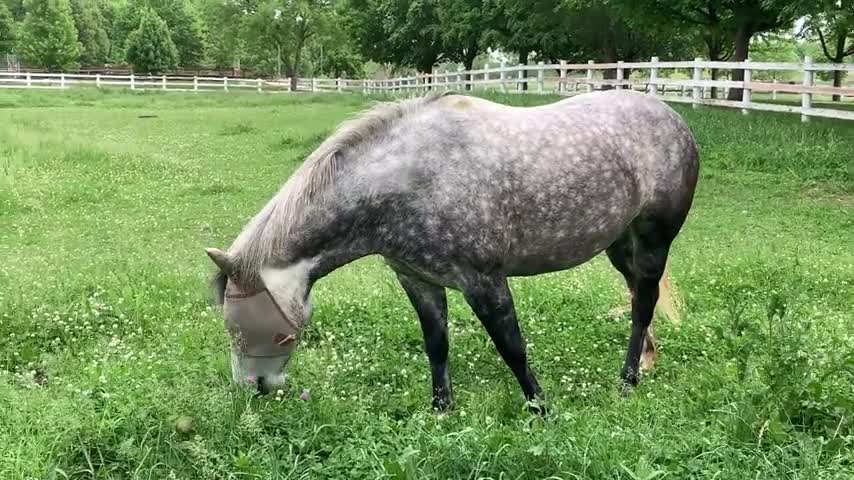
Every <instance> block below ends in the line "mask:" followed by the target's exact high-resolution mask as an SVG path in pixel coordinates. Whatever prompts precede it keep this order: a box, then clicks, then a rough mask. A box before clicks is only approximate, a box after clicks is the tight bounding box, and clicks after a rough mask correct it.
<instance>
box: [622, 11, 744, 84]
mask: <svg viewBox="0 0 854 480" xmlns="http://www.w3.org/2000/svg"><path fill="white" fill-rule="evenodd" d="M635 5H636V7H637V8H638V9H643V10H652V11H655V12H659V13H660V14H662V15H664V16H667V17H670V19H671V20H675V21H677V22H682V23H684V24H686V25H687V26H688V27H689V28H692V29H694V30H695V32H696V34H697V35H698V37H699V38H701V39H702V40H703V43H704V44H705V46H706V55H707V56H708V58H709V60H711V61H713V62H718V61H727V60H729V59H730V58H731V57H732V55H733V53H735V45H734V41H733V40H734V36H735V35H734V33H735V27H734V25H733V24H732V23H733V22H732V15H729V14H728V13H727V11H726V10H725V9H724V7H723V5H722V3H721V1H720V0H676V1H674V0H640V2H638V3H635ZM711 75H712V80H717V78H718V69H717V68H713V69H711ZM716 96H717V87H712V97H713V98H714V97H716Z"/></svg>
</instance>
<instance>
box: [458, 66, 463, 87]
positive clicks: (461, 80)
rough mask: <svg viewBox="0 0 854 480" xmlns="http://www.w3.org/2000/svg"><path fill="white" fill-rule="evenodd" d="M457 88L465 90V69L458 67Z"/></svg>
mask: <svg viewBox="0 0 854 480" xmlns="http://www.w3.org/2000/svg"><path fill="white" fill-rule="evenodd" d="M457 87H462V88H463V90H465V85H463V67H457Z"/></svg>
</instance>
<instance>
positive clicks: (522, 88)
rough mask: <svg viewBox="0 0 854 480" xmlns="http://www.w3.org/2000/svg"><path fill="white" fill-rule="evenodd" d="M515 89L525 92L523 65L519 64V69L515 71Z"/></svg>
mask: <svg viewBox="0 0 854 480" xmlns="http://www.w3.org/2000/svg"><path fill="white" fill-rule="evenodd" d="M516 80H517V82H516V91H517V92H522V93H525V65H522V64H521V63H520V64H519V71H518V72H517V73H516Z"/></svg>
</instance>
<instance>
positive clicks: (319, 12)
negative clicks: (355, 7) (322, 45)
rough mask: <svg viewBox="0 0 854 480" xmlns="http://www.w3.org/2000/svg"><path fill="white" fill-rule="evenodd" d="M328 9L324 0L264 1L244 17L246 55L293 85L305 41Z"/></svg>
mask: <svg viewBox="0 0 854 480" xmlns="http://www.w3.org/2000/svg"><path fill="white" fill-rule="evenodd" d="M331 10H332V4H331V3H330V2H328V1H327V0H264V1H263V2H262V3H261V4H259V5H258V9H257V11H255V12H252V13H251V14H249V15H247V16H246V18H245V20H244V28H245V30H244V31H245V39H246V44H247V50H248V54H249V55H250V56H251V58H252V59H253V60H254V61H255V63H256V65H258V66H259V67H261V68H263V69H265V70H266V71H275V72H276V74H277V75H281V73H282V68H284V71H285V74H286V75H288V76H289V77H290V78H291V88H292V89H294V90H295V89H296V88H297V80H298V77H299V73H300V71H301V69H302V63H303V52H304V50H305V46H306V44H307V42H308V41H309V40H310V39H311V38H313V37H314V36H315V35H316V34H317V33H318V32H319V31H321V30H322V29H323V28H324V25H325V24H326V23H327V21H328V17H329V15H330V13H331Z"/></svg>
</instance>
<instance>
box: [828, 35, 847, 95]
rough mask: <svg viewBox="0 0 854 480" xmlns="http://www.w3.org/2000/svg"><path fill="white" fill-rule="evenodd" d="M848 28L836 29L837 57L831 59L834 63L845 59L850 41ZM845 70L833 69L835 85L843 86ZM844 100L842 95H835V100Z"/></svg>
mask: <svg viewBox="0 0 854 480" xmlns="http://www.w3.org/2000/svg"><path fill="white" fill-rule="evenodd" d="M848 33H849V31H848V29H847V28H840V29H839V30H837V31H836V58H834V59H833V60H831V61H832V62H833V63H842V62H844V61H845V42H847V41H848ZM844 74H845V72H843V71H842V70H834V71H833V86H834V87H837V88H839V87H841V86H842V77H843V76H844ZM841 100H842V97H841V96H840V95H833V101H834V102H839V101H841Z"/></svg>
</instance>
